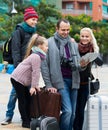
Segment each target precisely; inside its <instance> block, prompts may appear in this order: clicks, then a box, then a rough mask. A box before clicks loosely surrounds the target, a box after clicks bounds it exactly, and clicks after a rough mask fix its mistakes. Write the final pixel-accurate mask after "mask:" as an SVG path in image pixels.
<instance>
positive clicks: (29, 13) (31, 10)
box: [24, 7, 38, 21]
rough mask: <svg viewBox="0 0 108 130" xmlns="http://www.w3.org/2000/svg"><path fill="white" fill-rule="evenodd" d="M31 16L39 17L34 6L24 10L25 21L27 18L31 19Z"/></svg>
mask: <svg viewBox="0 0 108 130" xmlns="http://www.w3.org/2000/svg"><path fill="white" fill-rule="evenodd" d="M30 18H37V19H38V14H37V12H36V11H35V10H34V8H33V7H29V8H26V9H25V11H24V21H26V20H27V19H30Z"/></svg>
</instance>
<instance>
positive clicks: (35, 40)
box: [24, 34, 47, 59]
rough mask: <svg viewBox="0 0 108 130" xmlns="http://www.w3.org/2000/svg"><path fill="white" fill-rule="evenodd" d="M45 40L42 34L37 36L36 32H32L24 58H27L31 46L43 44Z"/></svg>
mask: <svg viewBox="0 0 108 130" xmlns="http://www.w3.org/2000/svg"><path fill="white" fill-rule="evenodd" d="M46 41H47V39H46V38H45V37H42V36H39V35H38V34H34V35H33V36H32V37H31V38H30V41H29V43H28V46H27V50H26V54H25V57H24V59H25V58H27V57H28V56H29V55H30V53H31V48H32V47H33V46H37V47H38V46H39V45H43V44H44V43H45V42H46Z"/></svg>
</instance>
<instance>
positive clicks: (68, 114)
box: [59, 79, 77, 130]
mask: <svg viewBox="0 0 108 130" xmlns="http://www.w3.org/2000/svg"><path fill="white" fill-rule="evenodd" d="M59 93H60V94H61V98H62V105H61V111H62V113H61V116H60V129H61V130H72V127H73V122H74V118H75V111H76V101H77V89H72V79H64V89H60V90H59Z"/></svg>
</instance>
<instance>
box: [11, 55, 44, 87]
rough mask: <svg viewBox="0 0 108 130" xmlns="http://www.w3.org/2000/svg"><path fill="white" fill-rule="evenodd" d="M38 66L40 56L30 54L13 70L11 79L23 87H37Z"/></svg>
mask: <svg viewBox="0 0 108 130" xmlns="http://www.w3.org/2000/svg"><path fill="white" fill-rule="evenodd" d="M40 66H41V58H40V56H39V55H38V54H35V53H32V54H31V55H30V56H28V57H27V58H26V59H24V60H23V61H22V62H21V63H20V64H19V65H18V66H17V67H16V68H15V70H14V71H13V73H12V74H11V78H13V79H14V80H16V81H18V82H19V83H21V84H23V85H24V86H31V87H37V86H38V85H39V78H40Z"/></svg>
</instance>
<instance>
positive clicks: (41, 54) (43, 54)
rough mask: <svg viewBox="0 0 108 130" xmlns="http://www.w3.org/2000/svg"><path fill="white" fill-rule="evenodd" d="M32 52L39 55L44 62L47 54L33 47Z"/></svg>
mask: <svg viewBox="0 0 108 130" xmlns="http://www.w3.org/2000/svg"><path fill="white" fill-rule="evenodd" d="M31 50H32V53H36V54H38V55H39V56H40V58H41V59H42V60H44V59H45V57H46V53H45V52H44V51H43V50H42V49H40V48H39V47H36V46H33V47H32V49H31Z"/></svg>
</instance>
